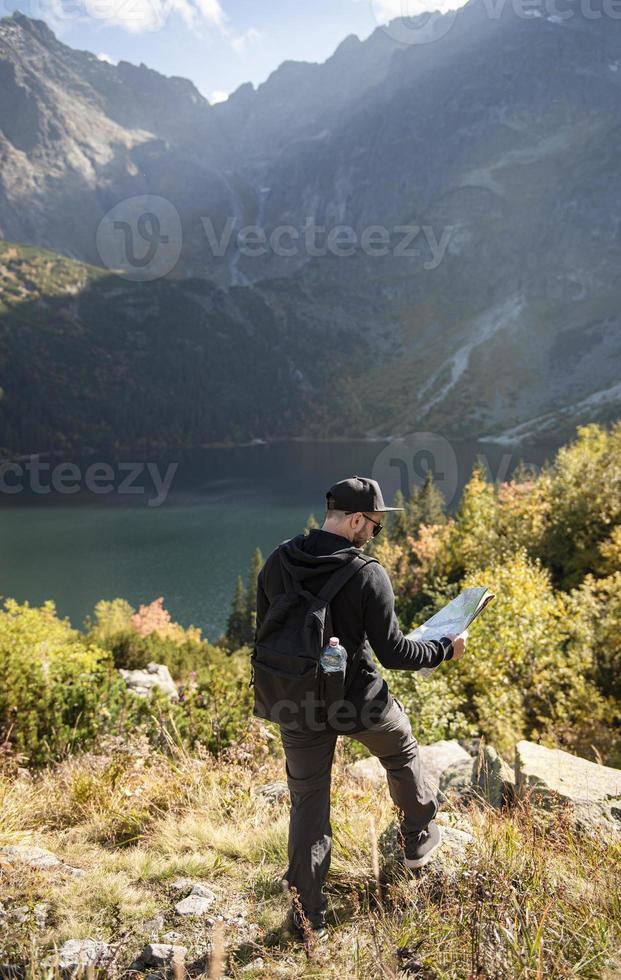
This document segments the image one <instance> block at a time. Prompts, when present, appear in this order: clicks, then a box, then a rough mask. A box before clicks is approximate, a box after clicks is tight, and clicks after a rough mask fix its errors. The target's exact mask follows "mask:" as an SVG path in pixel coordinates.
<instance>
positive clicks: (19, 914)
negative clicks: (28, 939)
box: [0, 902, 50, 929]
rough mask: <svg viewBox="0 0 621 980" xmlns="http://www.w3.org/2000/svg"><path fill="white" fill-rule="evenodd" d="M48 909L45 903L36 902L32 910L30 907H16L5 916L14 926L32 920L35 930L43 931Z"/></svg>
mask: <svg viewBox="0 0 621 980" xmlns="http://www.w3.org/2000/svg"><path fill="white" fill-rule="evenodd" d="M49 909H50V907H49V905H48V904H47V902H37V904H36V905H34V906H32V908H31V906H30V905H16V906H14V907H13V908H10V909H8V910H7V912H6V913H5V914H6V916H7V918H8V919H9V920H10V921H11V922H13V923H15V924H16V925H21V924H23V923H24V922H28V921H29V920H30V919H31V918H32V919H33V920H34V924H35V926H36V927H37V929H45V927H46V925H47V919H48V915H49ZM1 917H2V914H1V913H0V918H1Z"/></svg>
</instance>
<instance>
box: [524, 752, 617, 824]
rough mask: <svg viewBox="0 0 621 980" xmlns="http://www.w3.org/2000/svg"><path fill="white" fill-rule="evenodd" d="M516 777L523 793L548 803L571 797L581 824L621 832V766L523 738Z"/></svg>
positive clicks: (574, 812) (569, 799)
mask: <svg viewBox="0 0 621 980" xmlns="http://www.w3.org/2000/svg"><path fill="white" fill-rule="evenodd" d="M515 777H516V792H517V793H518V795H519V796H520V797H528V799H530V800H531V801H532V802H533V803H541V804H542V805H544V806H550V805H551V804H552V803H553V802H554V801H555V800H559V799H560V800H564V801H567V803H569V804H570V805H571V809H572V812H573V814H574V817H575V819H576V822H577V823H578V824H579V825H580V826H581V827H583V828H585V829H587V830H588V829H593V830H600V831H610V832H612V833H614V834H621V769H613V768H612V767H611V766H601V765H598V763H596V762H589V761H588V759H582V758H580V757H579V756H576V755H572V754H571V753H570V752H564V751H563V750H562V749H548V748H545V746H543V745H537V744H535V743H534V742H527V741H521V742H518V744H517V746H516V749H515Z"/></svg>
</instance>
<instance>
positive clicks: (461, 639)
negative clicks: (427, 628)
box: [449, 630, 468, 660]
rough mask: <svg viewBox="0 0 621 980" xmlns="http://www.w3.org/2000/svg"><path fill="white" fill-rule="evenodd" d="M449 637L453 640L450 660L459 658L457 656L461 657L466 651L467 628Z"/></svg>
mask: <svg viewBox="0 0 621 980" xmlns="http://www.w3.org/2000/svg"><path fill="white" fill-rule="evenodd" d="M449 635H450V634H449ZM451 639H452V641H453V656H452V657H451V660H459V658H460V657H463V655H464V653H465V652H466V640H467V639H468V630H464V631H463V633H460V634H459V635H452V636H451Z"/></svg>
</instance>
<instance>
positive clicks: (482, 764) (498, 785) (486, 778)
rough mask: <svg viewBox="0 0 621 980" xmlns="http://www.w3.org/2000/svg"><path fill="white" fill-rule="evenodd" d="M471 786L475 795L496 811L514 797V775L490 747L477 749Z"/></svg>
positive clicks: (506, 763)
mask: <svg viewBox="0 0 621 980" xmlns="http://www.w3.org/2000/svg"><path fill="white" fill-rule="evenodd" d="M472 785H473V787H474V790H475V792H476V795H477V796H478V797H479V798H480V799H483V800H485V801H486V802H487V803H489V804H490V805H491V806H493V807H495V808H496V809H500V807H502V806H504V805H505V804H508V803H511V802H512V800H513V799H514V797H515V773H514V771H513V769H512V768H511V766H510V765H509V763H508V762H505V760H504V759H503V758H502V756H500V755H498V752H497V751H496V749H495V748H494V747H493V746H492V745H485V746H482V747H481V748H480V749H479V754H478V755H477V757H476V759H475V760H474V764H473V766H472Z"/></svg>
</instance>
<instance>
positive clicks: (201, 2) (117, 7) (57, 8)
mask: <svg viewBox="0 0 621 980" xmlns="http://www.w3.org/2000/svg"><path fill="white" fill-rule="evenodd" d="M40 6H41V7H45V9H46V10H49V20H50V22H51V23H52V24H54V23H57V24H58V25H59V26H60V24H62V22H63V21H66V20H68V19H69V17H68V14H67V10H66V9H65V0H40ZM171 14H178V15H179V16H180V17H181V18H182V19H183V20H184V22H185V23H186V24H187V25H188V27H192V28H195V27H198V26H200V25H201V24H207V25H208V26H209V27H212V28H216V29H217V30H219V31H221V32H222V33H226V14H225V13H224V10H223V9H222V6H221V4H220V0H76V2H75V4H74V5H73V6H72V8H71V19H73V20H87V19H88V18H92V19H93V20H97V21H100V22H102V23H104V24H105V25H106V26H108V27H122V28H123V29H124V30H126V31H129V32H130V33H131V34H139V33H141V32H143V31H158V30H160V29H161V28H162V27H164V25H165V24H166V21H167V20H168V18H169V17H170V15H171Z"/></svg>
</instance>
